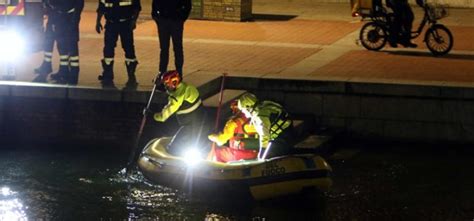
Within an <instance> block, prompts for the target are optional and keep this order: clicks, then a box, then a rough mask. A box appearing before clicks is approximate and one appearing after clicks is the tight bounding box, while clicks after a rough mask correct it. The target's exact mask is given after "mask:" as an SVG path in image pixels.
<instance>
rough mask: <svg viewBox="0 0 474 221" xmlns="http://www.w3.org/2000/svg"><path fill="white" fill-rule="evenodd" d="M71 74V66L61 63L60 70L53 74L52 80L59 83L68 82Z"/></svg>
mask: <svg viewBox="0 0 474 221" xmlns="http://www.w3.org/2000/svg"><path fill="white" fill-rule="evenodd" d="M68 76H69V67H68V66H64V65H61V66H59V71H58V72H56V73H54V74H51V76H50V77H51V80H53V81H55V83H58V84H67V77H68Z"/></svg>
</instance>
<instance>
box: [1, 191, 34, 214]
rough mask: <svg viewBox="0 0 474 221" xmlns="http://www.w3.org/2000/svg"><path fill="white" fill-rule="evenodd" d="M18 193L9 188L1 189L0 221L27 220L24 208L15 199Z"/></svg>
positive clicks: (18, 200)
mask: <svg viewBox="0 0 474 221" xmlns="http://www.w3.org/2000/svg"><path fill="white" fill-rule="evenodd" d="M17 196H18V193H17V192H14V191H12V190H11V189H10V188H9V187H5V186H4V187H2V189H1V193H0V220H1V221H4V220H5V221H26V220H28V218H27V216H26V213H25V208H24V206H23V204H22V202H21V201H20V199H18V198H17Z"/></svg>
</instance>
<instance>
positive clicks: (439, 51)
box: [425, 24, 454, 56]
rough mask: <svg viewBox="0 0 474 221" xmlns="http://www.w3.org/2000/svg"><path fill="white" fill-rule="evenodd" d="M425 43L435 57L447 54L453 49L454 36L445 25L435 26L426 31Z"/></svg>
mask: <svg viewBox="0 0 474 221" xmlns="http://www.w3.org/2000/svg"><path fill="white" fill-rule="evenodd" d="M425 43H426V46H427V47H428V49H430V51H431V53H433V55H435V56H440V55H445V54H447V53H448V52H449V51H450V50H451V48H453V43H454V39H453V35H452V34H451V32H450V31H449V29H448V28H446V27H445V26H444V25H440V24H436V25H433V26H432V27H431V28H429V29H428V30H427V31H426V34H425Z"/></svg>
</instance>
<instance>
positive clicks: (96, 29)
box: [95, 22, 104, 34]
mask: <svg viewBox="0 0 474 221" xmlns="http://www.w3.org/2000/svg"><path fill="white" fill-rule="evenodd" d="M103 29H104V27H102V24H101V23H100V22H97V23H96V24H95V31H96V32H97V33H98V34H100V32H101V31H102V30H103Z"/></svg>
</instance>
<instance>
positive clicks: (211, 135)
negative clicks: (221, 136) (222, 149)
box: [207, 134, 217, 143]
mask: <svg viewBox="0 0 474 221" xmlns="http://www.w3.org/2000/svg"><path fill="white" fill-rule="evenodd" d="M207 139H209V140H210V141H212V142H214V143H215V142H217V135H216V134H209V136H207Z"/></svg>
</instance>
